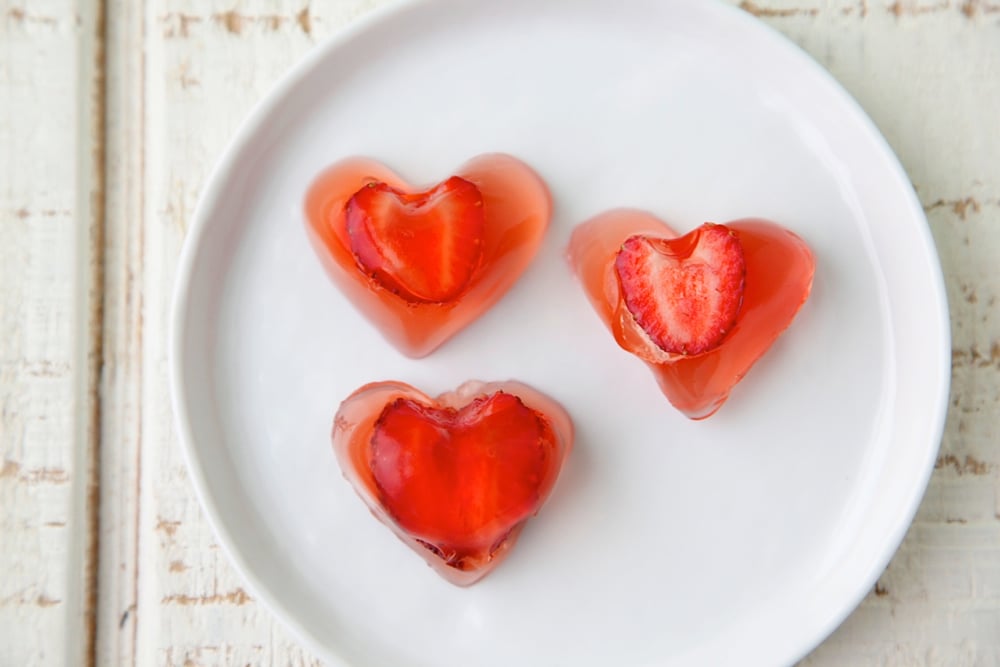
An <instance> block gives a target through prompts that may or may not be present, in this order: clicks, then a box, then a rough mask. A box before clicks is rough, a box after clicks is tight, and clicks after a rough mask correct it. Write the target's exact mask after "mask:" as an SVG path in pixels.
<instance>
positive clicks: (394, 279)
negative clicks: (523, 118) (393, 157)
mask: <svg viewBox="0 0 1000 667" xmlns="http://www.w3.org/2000/svg"><path fill="white" fill-rule="evenodd" d="M305 211H306V217H307V222H308V229H309V232H310V237H311V239H312V241H313V245H314V247H315V249H316V252H317V253H318V254H319V256H320V258H321V260H322V261H323V264H324V266H325V267H326V269H327V272H328V273H329V275H330V277H331V278H332V279H333V281H334V283H336V284H337V286H338V287H339V288H340V289H341V290H342V291H343V293H344V294H345V295H346V296H347V298H348V299H349V300H350V301H351V303H352V304H353V305H354V306H355V307H356V308H357V309H358V310H359V311H361V313H363V314H364V316H365V317H366V318H367V319H368V320H369V321H370V322H371V323H372V324H373V325H375V327H377V328H378V329H379V331H380V332H381V333H382V335H383V336H384V337H385V338H386V339H387V340H388V341H389V342H390V343H392V344H393V345H394V346H395V347H396V348H397V349H398V350H399V351H400V352H402V353H403V354H405V355H407V356H409V357H414V358H419V357H423V356H426V355H427V354H430V353H431V352H432V351H433V350H434V349H435V348H437V347H438V346H439V345H441V344H442V343H443V342H444V341H446V340H447V339H448V338H450V337H451V336H453V335H455V334H456V333H457V332H458V331H460V330H461V329H462V328H464V327H465V326H466V325H468V324H469V323H470V322H472V321H473V320H474V319H476V318H477V317H479V315H481V314H482V313H484V312H485V311H486V310H488V309H489V308H490V306H492V305H493V304H494V303H496V302H497V301H498V300H499V299H500V297H502V296H503V294H504V293H505V292H506V291H507V290H508V289H509V288H510V287H511V286H512V285H513V284H514V283H515V282H516V281H517V279H518V277H520V275H521V274H522V273H523V272H524V270H525V269H526V268H527V266H528V264H529V263H530V262H531V260H532V258H533V257H534V256H535V254H536V252H537V251H538V248H539V246H540V244H541V241H542V237H543V235H544V233H545V229H546V228H547V227H548V224H549V220H550V218H551V212H552V204H551V198H550V196H549V191H548V188H547V187H546V186H545V183H544V182H543V181H542V179H541V178H539V176H538V175H537V174H536V173H535V172H534V171H533V170H532V169H531V168H530V167H528V166H527V165H526V164H524V163H523V162H521V161H519V160H517V159H515V158H513V157H511V156H509V155H502V154H490V155H481V156H479V157H476V158H474V159H473V160H471V161H469V162H467V163H466V164H465V165H463V166H462V167H460V168H459V169H458V170H457V172H456V173H455V175H454V176H451V177H450V178H448V179H446V180H444V181H442V182H440V183H438V184H437V185H434V186H431V187H427V188H415V187H412V186H410V185H409V184H408V183H406V182H405V181H403V179H401V178H400V177H399V176H397V175H396V174H394V173H393V172H392V171H390V170H389V169H388V168H387V167H385V166H384V165H382V164H380V163H378V162H375V161H373V160H369V159H365V158H351V159H347V160H344V161H342V162H339V163H337V164H335V165H333V166H331V167H329V168H327V169H326V170H325V171H323V172H322V173H321V174H320V175H319V176H318V177H317V178H316V180H315V181H314V182H313V183H312V185H311V186H310V188H309V191H308V193H307V194H306V200H305Z"/></svg>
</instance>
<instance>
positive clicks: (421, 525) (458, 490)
mask: <svg viewBox="0 0 1000 667" xmlns="http://www.w3.org/2000/svg"><path fill="white" fill-rule="evenodd" d="M572 443H573V426H572V422H571V421H570V418H569V416H568V415H567V414H566V412H565V410H563V409H562V407H561V406H560V405H559V404H558V403H556V402H555V401H553V400H552V399H551V398H548V397H547V396H545V395H543V394H541V393H540V392H538V391H537V390H535V389H532V388H531V387H528V386H527V385H524V384H521V383H518V382H499V383H489V384H486V383H482V382H468V383H466V384H464V385H462V386H461V387H460V388H459V389H458V390H457V391H455V392H451V393H447V394H443V395H441V396H438V397H437V398H431V397H429V396H427V395H425V394H423V393H422V392H420V391H418V390H416V389H414V388H413V387H411V386H409V385H406V384H403V383H399V382H380V383H374V384H369V385H366V386H364V387H362V388H361V389H359V390H358V391H356V392H354V393H353V394H352V395H351V396H350V397H348V398H347V400H345V401H344V402H343V403H342V404H341V406H340V409H339V411H338V412H337V416H336V418H335V420H334V427H333V446H334V451H335V453H336V455H337V459H338V462H339V463H340V466H341V469H342V471H343V473H344V476H345V477H346V478H347V479H348V481H350V483H351V484H352V485H353V486H354V489H355V491H357V493H358V495H359V496H360V497H361V498H362V500H364V502H365V503H366V504H367V505H368V507H369V508H370V509H371V510H372V512H373V513H374V514H375V516H376V517H378V518H379V519H380V520H381V521H382V522H383V523H385V524H386V525H387V526H389V527H390V528H391V529H392V530H393V532H395V533H396V535H397V536H398V537H399V538H400V539H402V540H403V542H405V543H406V544H407V545H408V546H410V547H411V548H412V549H413V550H414V551H416V552H417V553H418V554H420V556H421V557H423V558H424V559H425V560H426V561H427V562H428V563H429V564H430V565H431V566H432V567H433V568H434V569H435V570H436V571H437V572H438V573H439V574H441V576H443V577H444V578H445V579H447V580H448V581H450V582H452V583H454V584H456V585H460V586H466V585H469V584H472V583H474V582H476V581H478V580H479V579H481V578H482V577H484V576H485V575H486V574H488V573H489V572H490V571H492V570H493V568H495V567H496V566H497V565H498V564H499V563H500V562H501V561H502V560H503V559H504V557H505V556H506V555H507V554H508V553H509V551H510V549H511V548H512V547H513V546H514V543H515V542H516V541H517V538H518V536H519V534H520V532H521V530H522V528H523V527H524V524H525V522H526V521H527V520H528V519H530V518H531V517H532V516H534V515H535V514H536V513H537V512H538V510H539V508H540V507H541V506H542V504H543V503H544V502H545V500H546V498H547V497H548V496H549V493H550V492H551V491H552V488H553V486H554V485H555V483H556V479H557V478H558V476H559V471H560V469H561V468H562V465H563V462H564V460H565V457H566V455H567V454H568V453H569V451H570V449H571V447H572Z"/></svg>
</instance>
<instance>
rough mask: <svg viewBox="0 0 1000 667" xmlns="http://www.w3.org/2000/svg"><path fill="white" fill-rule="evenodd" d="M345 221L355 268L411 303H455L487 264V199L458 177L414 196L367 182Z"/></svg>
mask: <svg viewBox="0 0 1000 667" xmlns="http://www.w3.org/2000/svg"><path fill="white" fill-rule="evenodd" d="M345 218H346V225H347V234H348V237H349V239H350V246H351V252H352V253H353V254H354V259H355V261H356V262H357V264H358V266H359V267H360V268H361V270H362V271H364V272H365V273H366V274H367V275H368V276H370V277H371V278H372V279H373V280H374V281H376V282H377V283H378V284H380V285H381V286H382V287H384V288H385V289H387V290H389V291H391V292H393V293H395V294H398V295H399V296H400V297H402V298H404V299H406V300H407V301H412V302H417V303H442V302H446V301H451V300H453V299H455V298H457V297H458V296H460V295H461V294H462V293H463V292H465V290H466V289H467V287H468V286H469V282H470V280H471V279H472V277H473V275H474V274H475V273H476V270H477V269H478V268H479V266H480V263H481V261H482V256H483V245H484V234H485V227H486V222H485V216H484V214H483V197H482V194H481V193H480V191H479V188H478V187H476V185H475V184H473V183H471V182H470V181H467V180H465V179H464V178H461V177H459V176H452V177H451V178H449V179H448V180H446V181H444V182H443V183H440V184H438V185H437V186H436V187H434V188H432V189H430V190H427V191H425V192H417V193H413V194H408V193H406V192H403V191H401V190H397V189H395V188H393V187H391V186H389V185H387V184H385V183H382V182H372V183H369V184H367V185H366V186H365V187H363V188H361V189H360V190H358V191H357V192H356V193H354V195H353V196H352V197H351V198H350V199H349V200H348V201H347V204H346V205H345Z"/></svg>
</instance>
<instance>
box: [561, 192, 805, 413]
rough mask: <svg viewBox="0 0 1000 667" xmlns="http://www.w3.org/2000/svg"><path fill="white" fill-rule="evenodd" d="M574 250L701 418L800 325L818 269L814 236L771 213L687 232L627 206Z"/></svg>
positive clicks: (581, 270)
mask: <svg viewBox="0 0 1000 667" xmlns="http://www.w3.org/2000/svg"><path fill="white" fill-rule="evenodd" d="M568 254H569V261H570V264H571V265H572V266H573V269H574V271H575V272H576V274H577V276H578V277H579V279H580V281H581V282H582V284H583V287H584V289H585V290H586V292H587V296H588V297H589V299H590V302H591V304H592V305H593V306H594V309H595V310H596V311H597V313H598V315H599V316H600V317H601V319H602V320H603V321H604V323H605V324H606V325H607V326H608V328H609V329H610V330H611V332H612V334H613V335H614V337H615V340H616V341H617V342H618V344H619V345H620V346H621V347H622V348H623V349H625V350H627V351H628V352H631V353H632V354H634V355H636V356H637V357H639V358H640V359H642V360H643V361H645V362H646V364H647V365H648V366H649V367H650V369H651V370H652V371H653V374H654V375H655V376H656V380H657V382H658V383H659V385H660V388H661V389H662V391H663V393H664V394H665V395H666V397H667V398H668V399H669V400H670V402H671V403H672V404H673V405H674V406H675V407H676V408H677V409H678V410H680V411H681V412H683V413H684V414H685V415H687V416H688V417H690V418H691V419H704V418H706V417H709V416H711V415H712V414H714V413H715V411H716V410H718V409H719V407H721V406H722V404H723V403H725V401H726V399H727V398H728V397H729V392H730V391H731V390H732V388H733V387H734V386H735V385H736V383H738V382H739V381H740V380H741V379H743V376H744V375H746V373H747V371H748V370H750V367H751V366H753V364H754V363H755V362H756V361H757V360H758V359H759V358H760V357H761V356H762V355H763V354H764V353H765V352H766V351H767V349H768V348H769V347H770V346H771V344H772V343H773V342H774V341H775V340H776V339H777V338H778V336H779V335H781V333H782V332H783V331H784V330H785V329H786V328H787V327H788V326H789V325H790V324H791V322H792V319H793V318H794V317H795V314H796V313H797V312H798V311H799V308H801V306H802V304H803V303H805V301H806V299H807V298H808V297H809V292H810V290H811V289H812V279H813V272H814V269H815V260H814V258H813V254H812V252H811V251H810V250H809V247H808V246H807V245H806V244H805V242H804V241H803V240H802V239H801V238H799V237H798V236H796V235H795V234H794V233H792V232H790V231H788V230H787V229H784V228H783V227H781V226H779V225H777V224H775V223H773V222H769V221H767V220H760V219H746V220H737V221H735V222H729V223H726V224H725V225H715V224H710V223H706V224H705V225H703V226H702V227H699V228H698V229H696V230H694V231H692V232H690V233H689V234H686V235H684V236H679V235H678V234H677V233H676V232H674V231H673V230H672V229H670V228H669V227H668V226H667V225H666V224H664V223H663V222H662V221H660V220H658V219H657V218H655V217H653V216H652V215H650V214H648V213H645V212H642V211H634V210H627V209H620V210H615V211H609V212H607V213H604V214H601V215H599V216H597V217H595V218H592V219H591V220H588V221H587V222H585V223H583V224H581V225H579V226H578V227H577V228H576V229H575V230H574V231H573V235H572V237H571V239H570V245H569V253H568Z"/></svg>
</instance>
